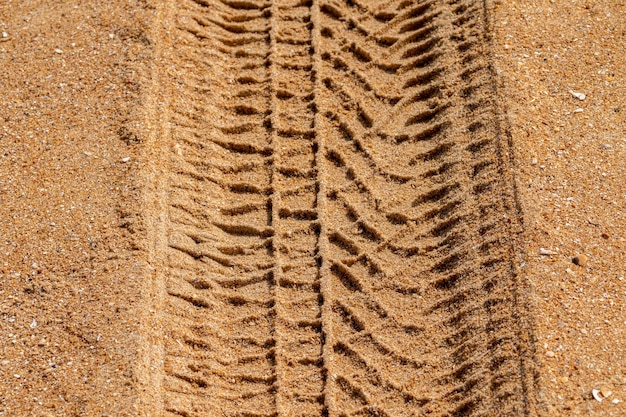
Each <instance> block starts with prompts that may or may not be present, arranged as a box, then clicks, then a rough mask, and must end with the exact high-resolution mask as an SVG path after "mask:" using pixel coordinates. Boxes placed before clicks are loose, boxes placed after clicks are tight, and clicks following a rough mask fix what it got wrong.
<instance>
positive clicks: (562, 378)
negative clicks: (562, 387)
mask: <svg viewBox="0 0 626 417" xmlns="http://www.w3.org/2000/svg"><path fill="white" fill-rule="evenodd" d="M558 381H559V382H560V383H562V384H566V383H567V382H569V378H568V377H566V376H560V377H559V378H558Z"/></svg>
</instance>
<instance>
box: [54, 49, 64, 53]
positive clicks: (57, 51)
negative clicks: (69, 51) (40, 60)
mask: <svg viewBox="0 0 626 417" xmlns="http://www.w3.org/2000/svg"><path fill="white" fill-rule="evenodd" d="M54 53H56V54H62V53H63V51H62V50H61V49H59V48H57V49H55V50H54Z"/></svg>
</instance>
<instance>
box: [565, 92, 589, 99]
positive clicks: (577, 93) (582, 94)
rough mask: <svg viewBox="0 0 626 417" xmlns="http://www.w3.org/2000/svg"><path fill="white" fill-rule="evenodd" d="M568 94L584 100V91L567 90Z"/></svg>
mask: <svg viewBox="0 0 626 417" xmlns="http://www.w3.org/2000/svg"><path fill="white" fill-rule="evenodd" d="M569 92H570V94H571V95H573V96H574V97H576V98H577V99H578V100H584V99H586V98H587V96H586V95H585V94H584V93H579V92H578V91H574V90H569Z"/></svg>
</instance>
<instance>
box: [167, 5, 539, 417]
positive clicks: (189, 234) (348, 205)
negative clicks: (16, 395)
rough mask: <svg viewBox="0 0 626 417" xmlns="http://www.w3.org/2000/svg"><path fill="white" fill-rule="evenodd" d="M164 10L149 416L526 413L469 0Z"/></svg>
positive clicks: (495, 151) (506, 234)
mask: <svg viewBox="0 0 626 417" xmlns="http://www.w3.org/2000/svg"><path fill="white" fill-rule="evenodd" d="M171 10H172V13H171V14H172V16H171V17H170V19H171V20H172V24H171V26H172V27H173V28H174V29H172V32H173V34H172V35H171V36H172V38H173V42H174V44H175V48H173V53H172V56H171V57H170V58H169V59H168V64H169V65H168V67H167V70H166V71H165V72H166V73H167V75H166V77H165V78H166V82H167V83H169V84H170V86H171V88H170V91H171V97H172V98H171V100H170V104H169V106H168V110H167V111H166V112H165V114H164V115H162V118H163V119H164V120H165V121H164V123H166V124H167V125H168V126H169V129H168V130H167V131H168V132H169V133H168V134H167V137H166V138H163V141H164V143H165V144H166V147H168V148H169V149H168V152H167V155H166V156H165V159H164V166H165V168H164V171H165V172H166V174H165V177H166V178H165V180H164V181H163V183H164V184H165V185H164V187H165V189H166V190H165V191H166V192H165V194H166V197H164V199H165V201H164V202H163V205H164V206H166V207H167V213H165V214H164V216H163V217H164V223H165V226H164V229H165V230H164V232H163V233H165V235H166V240H167V242H168V243H167V245H166V248H163V249H161V251H163V252H164V253H163V254H162V255H164V256H166V258H167V260H166V262H165V263H166V265H165V267H164V268H163V269H164V270H163V273H162V275H163V276H164V278H163V280H164V287H165V292H166V293H167V295H165V301H164V303H163V306H162V307H161V309H162V313H163V317H164V318H163V324H162V326H163V340H164V342H163V350H164V355H165V357H164V377H163V378H164V380H163V382H162V391H163V398H162V400H163V409H164V415H178V416H196V415H197V416H200V415H216V416H217V415H224V416H278V415H280V416H287V415H289V416H291V415H293V416H296V415H301V416H314V415H318V416H359V415H370V416H374V415H386V416H404V415H407V416H409V415H421V414H424V413H428V414H430V415H440V416H474V415H530V414H531V406H529V402H530V401H531V399H532V386H531V385H529V384H528V383H527V379H528V378H527V376H525V373H526V372H527V371H528V369H530V367H531V365H530V360H531V359H532V358H530V357H529V355H531V354H530V353H527V352H529V351H530V349H529V348H528V346H526V344H527V343H529V342H528V341H527V339H526V338H525V337H524V336H523V334H525V332H528V329H525V328H520V324H519V323H520V321H519V320H518V319H517V318H516V315H518V314H520V312H521V313H523V308H522V307H521V306H520V305H519V300H518V298H519V294H518V288H517V286H518V285H519V284H518V283H517V282H516V276H515V273H514V271H513V267H512V259H513V254H512V243H511V238H510V228H511V225H510V223H511V222H512V221H515V216H516V212H515V210H514V208H513V204H512V201H513V197H512V191H511V190H512V188H511V187H512V185H511V184H510V180H509V179H508V174H507V173H506V172H505V171H506V169H507V165H506V163H505V158H504V156H503V154H504V153H505V152H506V149H504V148H503V147H504V146H505V144H503V143H501V140H500V136H501V132H500V131H499V127H498V122H497V108H496V105H495V97H494V93H493V91H494V90H493V85H492V83H493V81H492V80H491V73H490V68H489V63H488V60H487V59H488V57H487V52H486V50H487V40H486V34H485V31H486V28H485V21H486V20H485V13H486V11H485V6H484V4H483V3H482V2H479V1H477V0H446V1H444V0H425V1H407V0H390V1H374V0H369V1H364V0H358V1H356V0H345V1H340V0H273V1H270V0H172V2H171ZM157 250H158V249H157ZM157 408H158V407H157Z"/></svg>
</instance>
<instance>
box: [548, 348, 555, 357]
mask: <svg viewBox="0 0 626 417" xmlns="http://www.w3.org/2000/svg"><path fill="white" fill-rule="evenodd" d="M546 356H547V357H548V358H554V357H555V356H556V353H554V352H552V351H551V350H549V351H547V352H546Z"/></svg>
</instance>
